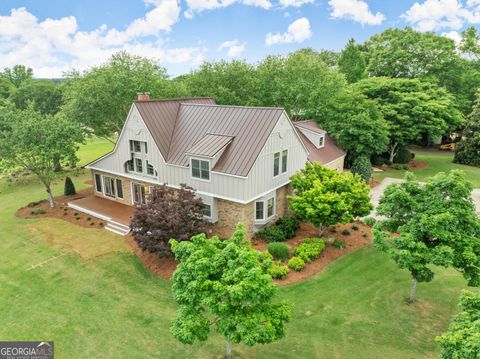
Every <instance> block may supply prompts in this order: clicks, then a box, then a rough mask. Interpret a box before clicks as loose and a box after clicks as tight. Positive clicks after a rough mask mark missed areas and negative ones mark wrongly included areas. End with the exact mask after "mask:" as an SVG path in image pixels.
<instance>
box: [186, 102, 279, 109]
mask: <svg viewBox="0 0 480 359" xmlns="http://www.w3.org/2000/svg"><path fill="white" fill-rule="evenodd" d="M180 104H181V105H182V106H205V107H207V106H208V107H231V108H252V109H257V110H258V109H264V110H282V111H285V108H284V107H268V106H240V105H219V104H210V103H191V102H185V103H183V102H182V103H180Z"/></svg>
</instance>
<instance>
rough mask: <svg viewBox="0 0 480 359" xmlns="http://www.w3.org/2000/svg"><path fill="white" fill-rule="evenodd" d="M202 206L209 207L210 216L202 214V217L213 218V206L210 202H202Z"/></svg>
mask: <svg viewBox="0 0 480 359" xmlns="http://www.w3.org/2000/svg"><path fill="white" fill-rule="evenodd" d="M203 205H204V206H208V207H210V216H207V215H205V214H203V217H204V218H207V219H212V218H213V206H212V205H211V204H210V203H203Z"/></svg>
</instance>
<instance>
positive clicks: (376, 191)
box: [370, 177, 480, 219]
mask: <svg viewBox="0 0 480 359" xmlns="http://www.w3.org/2000/svg"><path fill="white" fill-rule="evenodd" d="M400 182H403V180H402V179H398V178H391V177H386V178H385V179H384V180H383V181H382V182H380V183H379V184H378V185H377V186H375V187H374V188H372V189H371V190H370V195H371V197H372V204H373V205H374V207H377V206H378V202H379V201H380V197H382V195H383V191H385V188H386V187H387V186H388V185H391V184H392V183H400ZM472 198H473V202H474V203H475V206H476V207H477V212H478V213H480V188H475V189H474V190H473V192H472ZM370 215H371V216H372V217H374V218H377V219H379V216H377V215H376V214H375V210H373V211H372V213H371V214H370Z"/></svg>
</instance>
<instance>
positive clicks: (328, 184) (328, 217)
mask: <svg viewBox="0 0 480 359" xmlns="http://www.w3.org/2000/svg"><path fill="white" fill-rule="evenodd" d="M291 185H292V188H293V192H294V196H288V199H289V201H290V209H291V210H292V211H293V212H294V213H295V214H296V215H297V216H298V217H300V218H301V219H303V220H305V221H307V222H310V223H312V224H313V225H315V226H316V227H319V229H320V235H322V234H323V232H324V231H325V230H326V229H327V227H328V226H331V225H334V224H337V223H343V224H344V223H348V222H350V221H352V220H353V219H354V218H356V217H360V216H366V215H367V214H369V213H370V211H371V210H372V208H373V207H372V205H371V204H370V196H369V192H370V188H369V187H368V185H367V184H366V183H365V182H364V181H363V180H362V178H361V177H360V176H358V175H354V174H352V173H351V172H343V173H341V172H337V171H336V170H334V169H330V168H327V167H325V166H323V165H321V164H319V163H318V162H315V163H313V164H312V163H310V162H307V163H306V165H305V168H304V169H302V170H300V171H299V172H297V173H296V174H295V175H294V176H293V177H292V178H291Z"/></svg>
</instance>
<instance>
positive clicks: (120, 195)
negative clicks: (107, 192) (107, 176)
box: [115, 178, 123, 198]
mask: <svg viewBox="0 0 480 359" xmlns="http://www.w3.org/2000/svg"><path fill="white" fill-rule="evenodd" d="M115 185H116V189H117V197H118V198H123V187H122V180H120V179H118V178H117V179H116V180H115Z"/></svg>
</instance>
